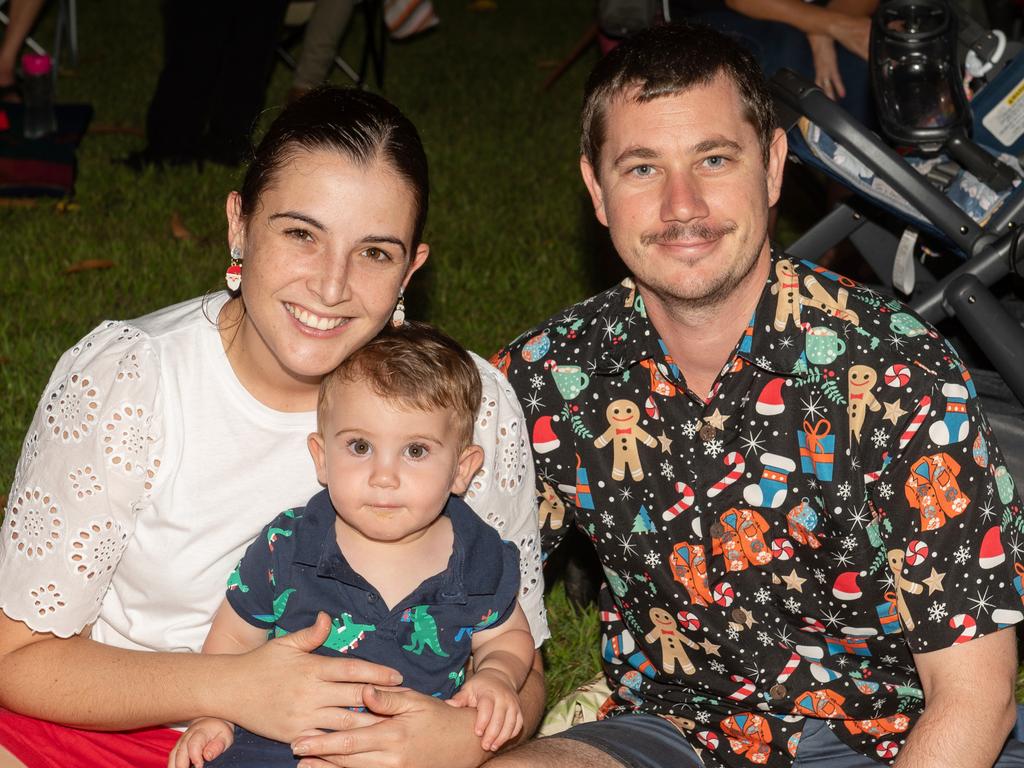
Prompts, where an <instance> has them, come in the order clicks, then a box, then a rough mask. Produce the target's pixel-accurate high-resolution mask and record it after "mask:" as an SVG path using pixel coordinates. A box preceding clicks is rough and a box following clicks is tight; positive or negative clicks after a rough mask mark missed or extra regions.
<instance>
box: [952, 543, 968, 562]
mask: <svg viewBox="0 0 1024 768" xmlns="http://www.w3.org/2000/svg"><path fill="white" fill-rule="evenodd" d="M970 557H971V551H970V550H969V549H967V547H963V546H961V547H957V549H956V551H955V552H954V553H953V559H954V560H956V564H957V565H963V564H964V563H966V562H967V561H968V560H969V559H970Z"/></svg>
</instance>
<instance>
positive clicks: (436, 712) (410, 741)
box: [292, 685, 490, 768]
mask: <svg viewBox="0 0 1024 768" xmlns="http://www.w3.org/2000/svg"><path fill="white" fill-rule="evenodd" d="M363 704H364V705H365V706H366V708H367V709H368V710H369V711H370V712H372V713H374V714H375V715H378V716H380V717H383V718H384V719H383V720H382V721H381V722H378V723H376V724H375V725H371V726H368V727H366V728H354V729H350V730H347V731H343V732H339V733H325V734H320V735H316V736H307V737H303V738H301V739H298V740H297V741H295V742H293V743H292V749H293V750H294V751H295V754H297V755H300V756H303V760H302V761H301V762H300V763H299V767H300V768H334V767H335V766H344V767H345V768H371V767H372V768H381V767H382V766H386V767H390V768H406V767H408V766H416V768H434V766H437V768H476V766H478V765H480V764H481V763H482V762H484V760H485V759H486V758H487V757H488V756H489V754H490V753H488V752H484V750H483V749H482V748H481V747H480V740H479V739H478V738H477V737H476V735H475V734H474V733H473V724H474V721H475V720H476V712H475V711H474V710H472V709H464V708H457V707H450V706H448V705H447V704H445V703H444V702H443V701H441V700H440V699H436V698H434V697H433V696H427V695H425V694H422V693H416V692H415V691H382V690H380V689H378V688H375V687H374V686H372V685H367V686H364V687H363Z"/></svg>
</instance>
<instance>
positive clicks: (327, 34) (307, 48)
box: [288, 0, 356, 101]
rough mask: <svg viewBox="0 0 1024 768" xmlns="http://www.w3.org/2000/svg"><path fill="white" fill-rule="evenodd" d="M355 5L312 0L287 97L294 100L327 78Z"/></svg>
mask: <svg viewBox="0 0 1024 768" xmlns="http://www.w3.org/2000/svg"><path fill="white" fill-rule="evenodd" d="M355 5H356V3H355V0H316V5H315V6H314V7H313V15H312V16H310V17H309V22H308V23H307V24H306V31H305V33H304V34H303V36H302V49H301V50H300V51H299V58H298V61H297V62H296V65H295V75H294V76H293V77H292V87H291V90H290V91H289V92H288V101H294V100H295V99H297V98H299V97H300V96H302V94H304V93H306V92H307V91H310V90H312V89H313V88H316V87H317V86H318V85H320V84H321V83H323V82H324V81H325V80H327V75H328V74H329V73H330V71H331V66H332V65H333V64H334V57H335V56H336V55H337V53H338V44H339V43H340V42H341V36H342V35H343V34H345V28H346V27H347V26H348V22H349V19H351V18H352V10H353V9H354V8H355Z"/></svg>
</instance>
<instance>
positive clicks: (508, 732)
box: [449, 603, 534, 751]
mask: <svg viewBox="0 0 1024 768" xmlns="http://www.w3.org/2000/svg"><path fill="white" fill-rule="evenodd" d="M533 657H534V647H533V636H532V635H531V634H530V626H529V624H528V622H527V620H526V614H524V613H523V609H522V608H521V607H520V606H519V604H518V603H517V604H516V607H515V610H514V611H513V612H512V615H511V616H510V617H509V618H508V619H507V620H506V621H504V622H502V623H501V624H500V625H498V626H497V627H494V628H493V629H487V630H483V631H481V632H475V633H474V634H473V662H474V663H473V667H474V674H473V675H472V676H471V677H470V678H469V679H468V680H467V681H466V683H465V685H463V686H462V688H461V690H460V691H459V692H458V693H457V694H455V696H453V697H452V698H451V700H450V701H449V703H450V704H452V705H453V706H460V707H462V706H469V707H476V708H477V718H476V724H475V729H476V734H477V736H482V737H483V740H482V746H483V748H484V749H487V750H491V751H495V750H497V749H498V748H499V747H500V746H501V745H502V744H504V743H505V742H506V741H508V740H509V739H511V738H513V737H514V736H516V735H517V734H518V733H519V731H520V730H522V727H523V714H522V710H521V709H520V705H519V695H518V691H519V689H520V688H521V687H522V685H523V683H524V682H525V681H526V678H527V676H528V675H529V673H530V669H531V667H532V665H533Z"/></svg>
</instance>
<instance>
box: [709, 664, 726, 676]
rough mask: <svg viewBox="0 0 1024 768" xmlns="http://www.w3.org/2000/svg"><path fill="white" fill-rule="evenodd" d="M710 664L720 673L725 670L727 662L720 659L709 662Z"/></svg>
mask: <svg viewBox="0 0 1024 768" xmlns="http://www.w3.org/2000/svg"><path fill="white" fill-rule="evenodd" d="M708 666H709V667H711V669H713V670H714V671H715V672H717V673H718V674H720V675H721V674H722V673H724V672H725V664H723V663H722V662H720V661H718V660H713V661H710V662H708Z"/></svg>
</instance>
